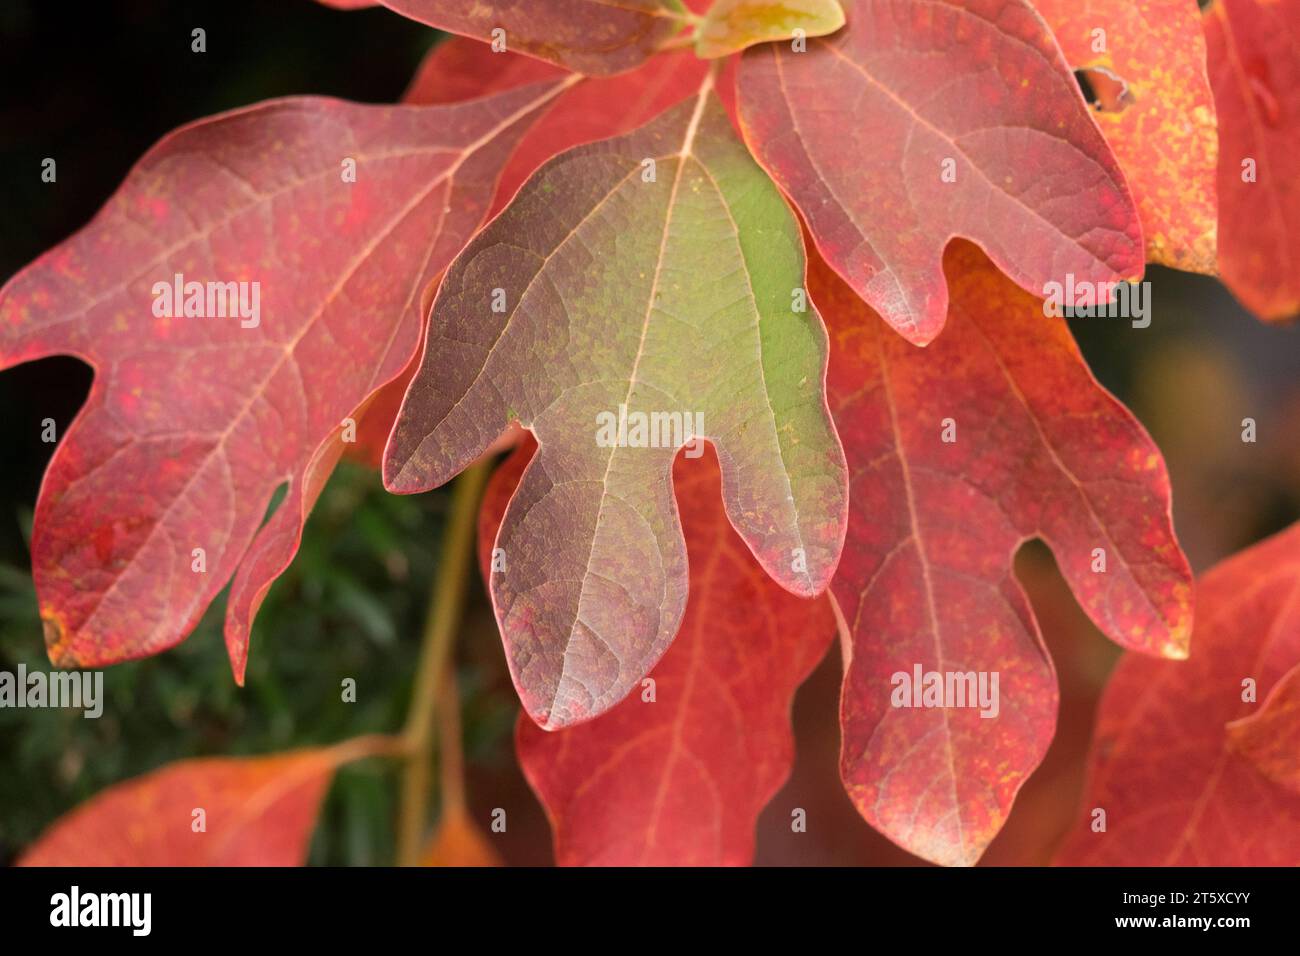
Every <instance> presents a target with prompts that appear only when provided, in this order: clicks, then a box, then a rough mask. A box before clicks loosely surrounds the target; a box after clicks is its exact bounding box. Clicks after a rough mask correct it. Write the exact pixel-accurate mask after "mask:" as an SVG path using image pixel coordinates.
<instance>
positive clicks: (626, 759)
mask: <svg viewBox="0 0 1300 956" xmlns="http://www.w3.org/2000/svg"><path fill="white" fill-rule="evenodd" d="M533 447H534V446H533V445H532V443H531V442H530V443H528V445H526V446H523V447H520V448H519V449H518V450H517V451H516V452H515V454H514V455H513V456H512V457H511V458H510V459H509V460H508V461H507V462H506V463H505V464H504V465H503V466H502V467H501V468H500V469H498V471H497V473H496V474H494V475H493V476H492V483H491V484H490V485H489V486H488V492H487V495H486V497H485V500H484V504H483V510H482V512H481V513H480V519H479V549H480V559H481V563H482V565H483V569H484V576H485V577H486V578H488V579H489V580H490V579H491V566H492V543H493V541H494V540H495V539H496V531H497V528H498V526H499V525H500V523H501V519H502V516H503V515H504V514H505V511H506V505H507V503H508V501H509V499H510V496H511V495H512V493H513V492H514V490H515V488H516V486H517V485H518V482H519V478H520V476H521V475H522V474H523V471H524V468H525V466H526V465H527V463H528V460H529V458H530V457H531V456H532V454H533ZM674 485H675V487H676V492H677V503H678V507H679V508H680V509H681V512H682V523H683V525H684V528H685V534H686V547H687V552H688V555H689V558H690V568H691V594H690V600H689V601H688V602H687V607H686V615H685V617H684V618H683V620H682V626H681V630H680V631H679V632H678V634H677V637H676V639H675V640H674V641H673V644H672V647H671V648H669V650H668V653H667V654H665V655H664V657H663V659H662V660H661V661H660V662H659V663H658V664H657V665H656V666H655V668H654V670H653V671H652V672H651V673H650V677H649V680H650V681H651V682H652V683H651V684H650V685H648V686H649V687H650V688H653V700H652V701H647V700H646V695H647V693H649V691H648V690H647V688H642V689H640V691H639V692H637V693H633V694H632V695H631V696H629V697H628V698H627V699H626V700H624V701H623V702H622V703H621V704H619V705H618V706H617V707H615V708H614V709H613V710H611V711H609V712H608V713H606V714H603V715H601V716H600V717H598V718H597V719H595V720H593V721H590V722H589V723H586V724H583V725H582V726H580V727H570V728H567V729H565V730H561V731H557V732H554V733H547V732H546V731H544V730H541V729H540V728H538V727H537V725H536V724H534V723H533V722H532V721H531V720H529V719H528V718H527V717H526V716H522V715H521V717H520V720H519V724H518V727H517V729H516V735H515V740H516V747H517V750H518V752H519V760H520V765H521V766H522V768H523V771H524V774H525V775H526V776H527V777H528V780H529V783H530V784H531V785H532V787H533V789H534V790H535V791H536V792H537V795H538V798H539V799H540V800H541V801H542V804H543V806H545V807H546V811H547V815H548V816H549V818H550V820H551V826H552V830H553V832H554V836H555V856H556V860H557V861H558V862H559V863H560V864H561V865H565V866H571V865H598V866H601V865H609V866H630V865H647V864H648V865H664V866H686V865H704V866H725V865H747V864H749V863H750V862H751V861H752V858H753V855H754V827H755V822H756V820H757V818H758V815H759V813H760V812H761V811H762V809H763V807H764V806H765V805H766V804H767V802H768V801H769V800H770V799H771V798H772V797H773V795H775V793H776V791H777V790H778V789H779V788H780V786H781V784H782V783H783V782H784V781H785V778H786V777H787V776H788V774H789V772H790V765H791V762H792V760H793V758H794V739H793V735H792V733H791V730H790V705H791V700H792V698H793V697H794V692H795V690H796V688H797V687H798V686H799V685H800V684H801V683H803V681H804V679H805V678H807V676H808V675H809V673H810V672H811V671H812V670H813V668H814V667H816V665H817V663H818V661H820V660H821V658H822V657H823V656H824V655H825V653H826V650H827V648H828V647H829V646H830V643H831V640H832V638H833V636H834V634H835V619H834V617H833V615H832V613H831V609H830V604H829V603H828V601H827V599H826V598H825V597H822V598H818V599H816V600H812V601H810V600H806V599H801V598H797V597H794V596H792V595H790V594H789V593H787V592H786V591H784V590H782V589H781V588H779V587H778V586H777V585H776V584H775V583H773V582H772V580H771V579H770V578H768V577H767V575H766V574H765V573H764V572H763V569H762V568H761V567H760V566H759V565H758V563H757V562H756V561H755V560H754V557H753V555H752V554H751V553H750V551H749V549H748V548H747V547H746V546H745V543H744V542H743V541H742V540H741V539H740V536H739V535H737V534H736V532H735V531H734V530H732V528H731V527H730V526H729V524H728V522H727V516H726V514H725V512H724V511H723V509H722V507H721V505H720V503H719V494H718V492H719V473H718V466H717V461H716V458H715V457H714V455H713V454H712V453H709V454H706V455H705V456H704V457H703V458H702V459H701V460H700V461H698V462H696V461H690V460H688V459H686V458H685V457H679V458H678V459H677V461H676V464H675V467H674Z"/></svg>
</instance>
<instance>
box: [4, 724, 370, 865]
mask: <svg viewBox="0 0 1300 956" xmlns="http://www.w3.org/2000/svg"><path fill="white" fill-rule="evenodd" d="M384 746H385V745H384V743H383V742H382V741H380V740H379V739H378V738H358V739H356V740H352V741H348V742H347V743H345V744H340V745H339V746H336V747H330V748H327V749H322V750H296V751H292V752H289V753H283V754H275V755H274V756H270V757H206V758H202V759H199V760H182V761H180V762H179V763H174V764H168V765H167V766H165V767H163V768H161V769H160V770H155V771H154V772H153V773H149V774H145V775H144V776H143V777H137V778H135V779H134V780H128V781H126V782H125V783H119V784H117V785H116V786H113V787H109V788H108V789H107V790H104V791H103V792H101V793H99V794H97V795H96V796H94V797H92V798H91V799H90V800H88V801H86V802H85V803H83V804H82V805H81V806H79V807H78V808H77V809H75V810H73V811H72V812H71V813H69V814H67V815H66V816H64V817H62V818H60V819H59V820H58V821H56V822H55V823H54V825H53V826H51V827H50V829H49V830H48V831H46V833H45V834H44V835H42V836H41V838H40V839H39V840H37V842H36V843H35V844H34V845H33V846H32V847H31V848H30V849H29V850H28V851H27V853H26V855H24V856H23V858H22V860H21V861H20V864H21V865H23V866H301V865H302V864H303V863H304V862H305V861H306V859H307V849H308V846H309V845H310V843H311V835H312V831H313V830H314V829H315V827H316V817H317V814H318V813H319V812H320V805H321V800H322V798H323V797H324V796H325V792H326V790H328V789H329V785H330V781H331V780H332V779H333V776H334V771H335V770H337V769H338V767H339V766H340V765H342V764H344V763H348V762H350V761H353V760H357V759H360V758H361V757H365V756H369V755H371V754H374V753H377V752H379V751H380V750H382V749H384ZM196 810H202V811H203V815H202V818H201V819H202V822H203V826H204V827H205V829H203V830H200V831H197V832H196V827H197V826H198V821H199V820H200V817H199V816H198V815H196V813H195V811H196Z"/></svg>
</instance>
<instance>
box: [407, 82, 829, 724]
mask: <svg viewBox="0 0 1300 956" xmlns="http://www.w3.org/2000/svg"><path fill="white" fill-rule="evenodd" d="M804 268H805V258H804V250H803V243H802V238H801V236H800V234H799V229H798V225H797V223H796V222H795V219H794V216H793V215H792V214H791V212H790V210H789V209H788V208H787V207H786V205H785V203H784V201H783V200H782V198H781V196H780V195H779V193H778V192H777V190H776V187H775V186H774V185H773V184H772V182H771V181H770V180H769V179H768V178H767V177H766V176H765V175H764V174H763V172H762V171H761V170H760V169H759V168H758V166H757V165H756V164H755V163H754V161H753V160H752V159H751V158H750V156H749V153H748V152H747V150H746V149H745V147H744V145H743V144H741V142H740V141H739V140H738V139H737V137H736V136H735V134H734V132H733V131H732V128H731V124H730V122H729V120H728V118H727V115H726V113H725V112H724V111H723V109H722V107H721V105H720V103H719V102H718V100H717V98H716V97H715V96H714V95H713V93H712V88H711V83H710V82H706V83H705V84H704V87H703V88H702V89H701V90H700V92H699V95H698V96H697V97H695V98H693V99H692V100H690V101H688V102H685V103H683V104H681V105H679V106H676V107H673V108H672V109H669V110H668V111H667V112H665V113H663V114H662V115H660V116H659V117H658V118H656V119H655V120H653V121H651V122H650V123H649V124H647V125H646V126H644V127H642V128H641V129H639V130H636V131H634V132H632V133H630V134H628V135H626V136H621V137H617V138H614V139H609V140H605V141H602V142H599V143H593V144H591V145H587V146H581V147H578V148H577V149H573V150H570V151H568V152H566V153H563V154H561V155H560V156H558V157H556V158H554V159H553V160H551V161H550V162H548V163H547V164H546V165H545V166H543V167H542V168H541V169H540V170H538V171H537V173H536V174H534V176H533V177H532V178H531V179H530V180H529V181H528V182H527V183H526V184H525V185H524V187H523V188H522V189H521V190H520V192H519V194H518V195H517V196H516V197H515V199H514V201H513V202H512V203H511V204H510V206H509V207H508V208H507V209H506V210H505V211H504V212H503V213H502V214H501V215H500V216H499V217H498V218H497V219H496V220H494V221H493V222H492V224H491V225H489V226H488V227H487V228H486V229H485V230H484V231H483V232H482V233H481V234H480V235H479V236H478V237H477V238H476V239H475V240H474V241H472V242H471V243H470V244H469V245H468V246H467V247H466V248H465V250H464V251H463V252H462V253H461V254H460V256H459V257H458V258H457V259H456V261H455V262H454V263H453V264H452V266H451V268H450V269H449V270H448V273H447V277H446V279H445V280H444V282H443V285H442V288H441V289H440V290H439V293H438V297H437V299H436V301H435V303H434V309H433V317H432V321H431V328H430V332H429V343H428V347H427V350H426V352H425V355H424V359H423V363H422V366H421V368H420V371H419V372H418V374H417V375H416V377H415V379H414V380H413V381H412V383H411V387H410V390H409V391H408V392H407V395H406V398H405V401H404V402H403V405H402V410H401V412H400V414H399V416H398V421H397V425H396V427H395V429H394V432H393V435H392V438H391V439H390V441H389V446H388V450H387V456H386V460H385V462H384V480H385V484H386V485H387V486H388V488H389V489H390V490H392V491H397V492H415V491H422V490H424V489H426V488H430V487H433V486H435V485H438V484H441V483H442V482H445V481H447V480H449V479H450V478H451V477H452V476H454V475H455V474H456V473H457V472H458V471H460V470H461V469H462V468H464V467H465V466H466V465H467V464H468V463H469V462H471V461H472V460H473V459H474V458H475V457H476V456H477V455H479V454H480V453H482V451H483V450H484V449H486V448H487V447H488V445H489V444H490V443H491V442H492V440H493V439H494V438H495V437H496V436H497V435H498V434H499V433H500V431H501V430H502V429H504V428H505V426H506V425H507V424H508V423H509V421H510V417H511V412H515V413H517V414H518V417H519V420H520V421H521V422H522V423H523V424H524V425H525V426H526V427H527V428H529V429H531V430H532V431H533V433H534V434H535V435H536V436H537V439H538V441H539V443H540V445H541V448H540V450H539V452H538V455H537V457H536V458H535V459H534V460H533V462H532V464H531V465H530V467H529V469H528V471H527V473H526V474H525V476H524V479H523V481H522V482H521V484H520V486H519V490H518V492H517V493H516V494H515V497H514V499H513V500H512V502H511V504H510V507H509V509H508V511H507V513H506V517H505V520H504V522H503V524H502V526H501V530H500V532H499V534H498V537H497V546H498V547H499V548H500V549H501V553H502V558H503V564H504V569H500V570H497V571H496V572H495V573H494V574H493V575H492V581H491V585H492V594H493V603H494V605H495V607H496V610H497V616H498V622H499V623H500V625H501V631H502V635H503V637H504V640H505V643H506V649H507V656H508V658H509V662H510V667H511V673H512V674H513V676H514V679H515V684H516V687H517V688H518V690H519V693H520V698H521V700H522V701H523V703H524V706H525V707H526V708H527V710H528V711H529V713H530V714H531V715H532V716H533V718H534V719H535V720H536V721H537V722H538V723H540V724H542V725H543V726H546V727H560V726H564V725H567V724H571V723H575V722H578V721H581V720H585V719H588V718H591V717H594V716H596V715H597V714H599V713H601V712H602V711H604V710H606V709H608V708H609V707H611V706H613V705H614V704H616V703H618V701H619V700H621V699H622V698H623V696H624V695H625V694H627V692H628V691H629V690H630V689H631V688H632V687H633V686H635V685H636V684H637V683H638V682H639V681H640V680H641V678H642V677H643V676H644V675H645V674H646V673H647V672H648V671H649V670H650V668H651V667H652V666H653V665H654V664H655V662H656V661H657V660H658V659H659V658H660V657H661V656H662V654H663V653H664V651H665V650H666V649H667V647H668V644H669V642H670V641H671V640H672V638H673V636H674V635H675V634H676V633H677V628H678V625H679V624H680V622H681V618H682V613H683V610H684V608H685V604H686V592H687V568H686V551H685V546H684V544H683V541H682V532H681V525H680V522H679V521H678V516H677V508H676V504H675V501H674V500H673V496H672V492H671V490H670V489H671V488H672V484H671V471H672V464H673V459H674V458H675V457H676V455H677V453H678V449H679V448H681V447H685V448H686V454H687V455H688V456H692V457H693V456H695V455H696V454H698V452H702V451H703V449H702V448H700V447H699V444H698V441H697V440H693V438H692V433H691V432H688V431H687V427H688V426H689V427H690V428H691V429H692V431H693V432H694V433H702V434H703V435H704V436H705V437H707V438H708V439H709V440H710V441H711V442H712V443H713V444H714V445H715V446H716V448H717V450H718V458H719V460H720V462H721V465H722V473H723V499H724V503H725V505H726V508H727V514H728V516H729V518H730V519H731V522H732V524H734V525H735V527H736V529H737V530H738V531H739V532H740V534H741V536H742V537H743V538H744V540H745V542H746V544H747V545H748V546H749V547H750V549H752V550H753V552H754V554H755V555H756V556H757V557H758V559H759V561H760V563H761V564H762V565H763V567H764V569H765V570H766V571H767V572H768V573H769V574H771V575H772V576H773V577H774V578H775V579H776V580H777V581H778V582H779V583H780V584H781V585H783V586H784V587H786V588H787V589H789V590H791V591H793V592H795V593H797V594H803V595H812V594H816V593H819V592H821V591H822V590H823V589H824V588H825V587H826V584H827V583H828V581H829V580H830V576H831V574H832V573H833V571H834V568H835V565H836V562H837V561H838V558H839V552H840V546H841V543H842V541H843V535H844V527H845V513H846V502H847V491H846V473H845V467H844V459H843V452H842V451H841V449H840V446H839V442H838V439H837V438H836V435H835V432H834V428H833V426H832V425H831V421H830V416H829V414H828V412H827V408H826V400H825V390H824V382H825V368H826V358H827V338H826V331H825V328H824V327H823V325H822V322H821V317H820V316H819V315H818V314H817V313H816V311H815V310H814V309H813V308H812V306H811V304H808V303H807V297H806V296H805V295H804V293H803V285H804ZM494 305H496V306H497V307H498V308H499V309H502V311H494V310H493V306H494ZM672 415H676V416H677V421H679V422H680V424H681V425H682V427H681V429H680V430H676V429H673V428H672V427H670V423H674V422H673V420H672V419H670V418H667V417H665V416H672ZM642 416H644V420H648V421H649V422H652V423H656V424H658V426H659V427H658V429H655V428H653V427H652V428H651V430H650V432H649V433H648V434H640V435H639V434H638V431H637V428H636V423H637V422H639V421H643V419H642ZM651 416H660V417H658V418H651ZM622 421H626V423H627V427H626V429H625V432H624V431H623V430H620V427H621V426H619V425H617V424H614V423H616V422H622ZM674 424H675V423H674ZM638 438H640V439H643V441H642V442H638ZM610 439H613V441H612V445H611V441H610ZM647 446H648V447H647Z"/></svg>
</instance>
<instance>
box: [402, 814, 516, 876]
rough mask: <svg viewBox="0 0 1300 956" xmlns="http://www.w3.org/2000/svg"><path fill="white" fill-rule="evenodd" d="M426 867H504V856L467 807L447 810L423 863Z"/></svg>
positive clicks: (426, 851) (431, 840)
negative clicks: (468, 811) (477, 825)
mask: <svg viewBox="0 0 1300 956" xmlns="http://www.w3.org/2000/svg"><path fill="white" fill-rule="evenodd" d="M420 862H421V864H422V865H424V866H501V865H502V862H501V857H500V856H498V855H497V851H496V850H495V849H494V848H493V847H492V844H491V843H490V842H489V841H488V839H487V837H485V836H484V835H483V832H482V831H481V830H479V828H478V827H476V826H475V825H474V821H473V820H471V819H470V818H469V814H467V813H466V812H465V810H464V809H463V808H448V809H447V810H445V811H443V815H442V819H441V820H439V821H438V828H437V829H436V830H435V831H434V833H433V836H432V837H431V838H430V840H429V845H428V846H427V847H426V848H425V851H424V856H423V857H422V858H421V860H420Z"/></svg>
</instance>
